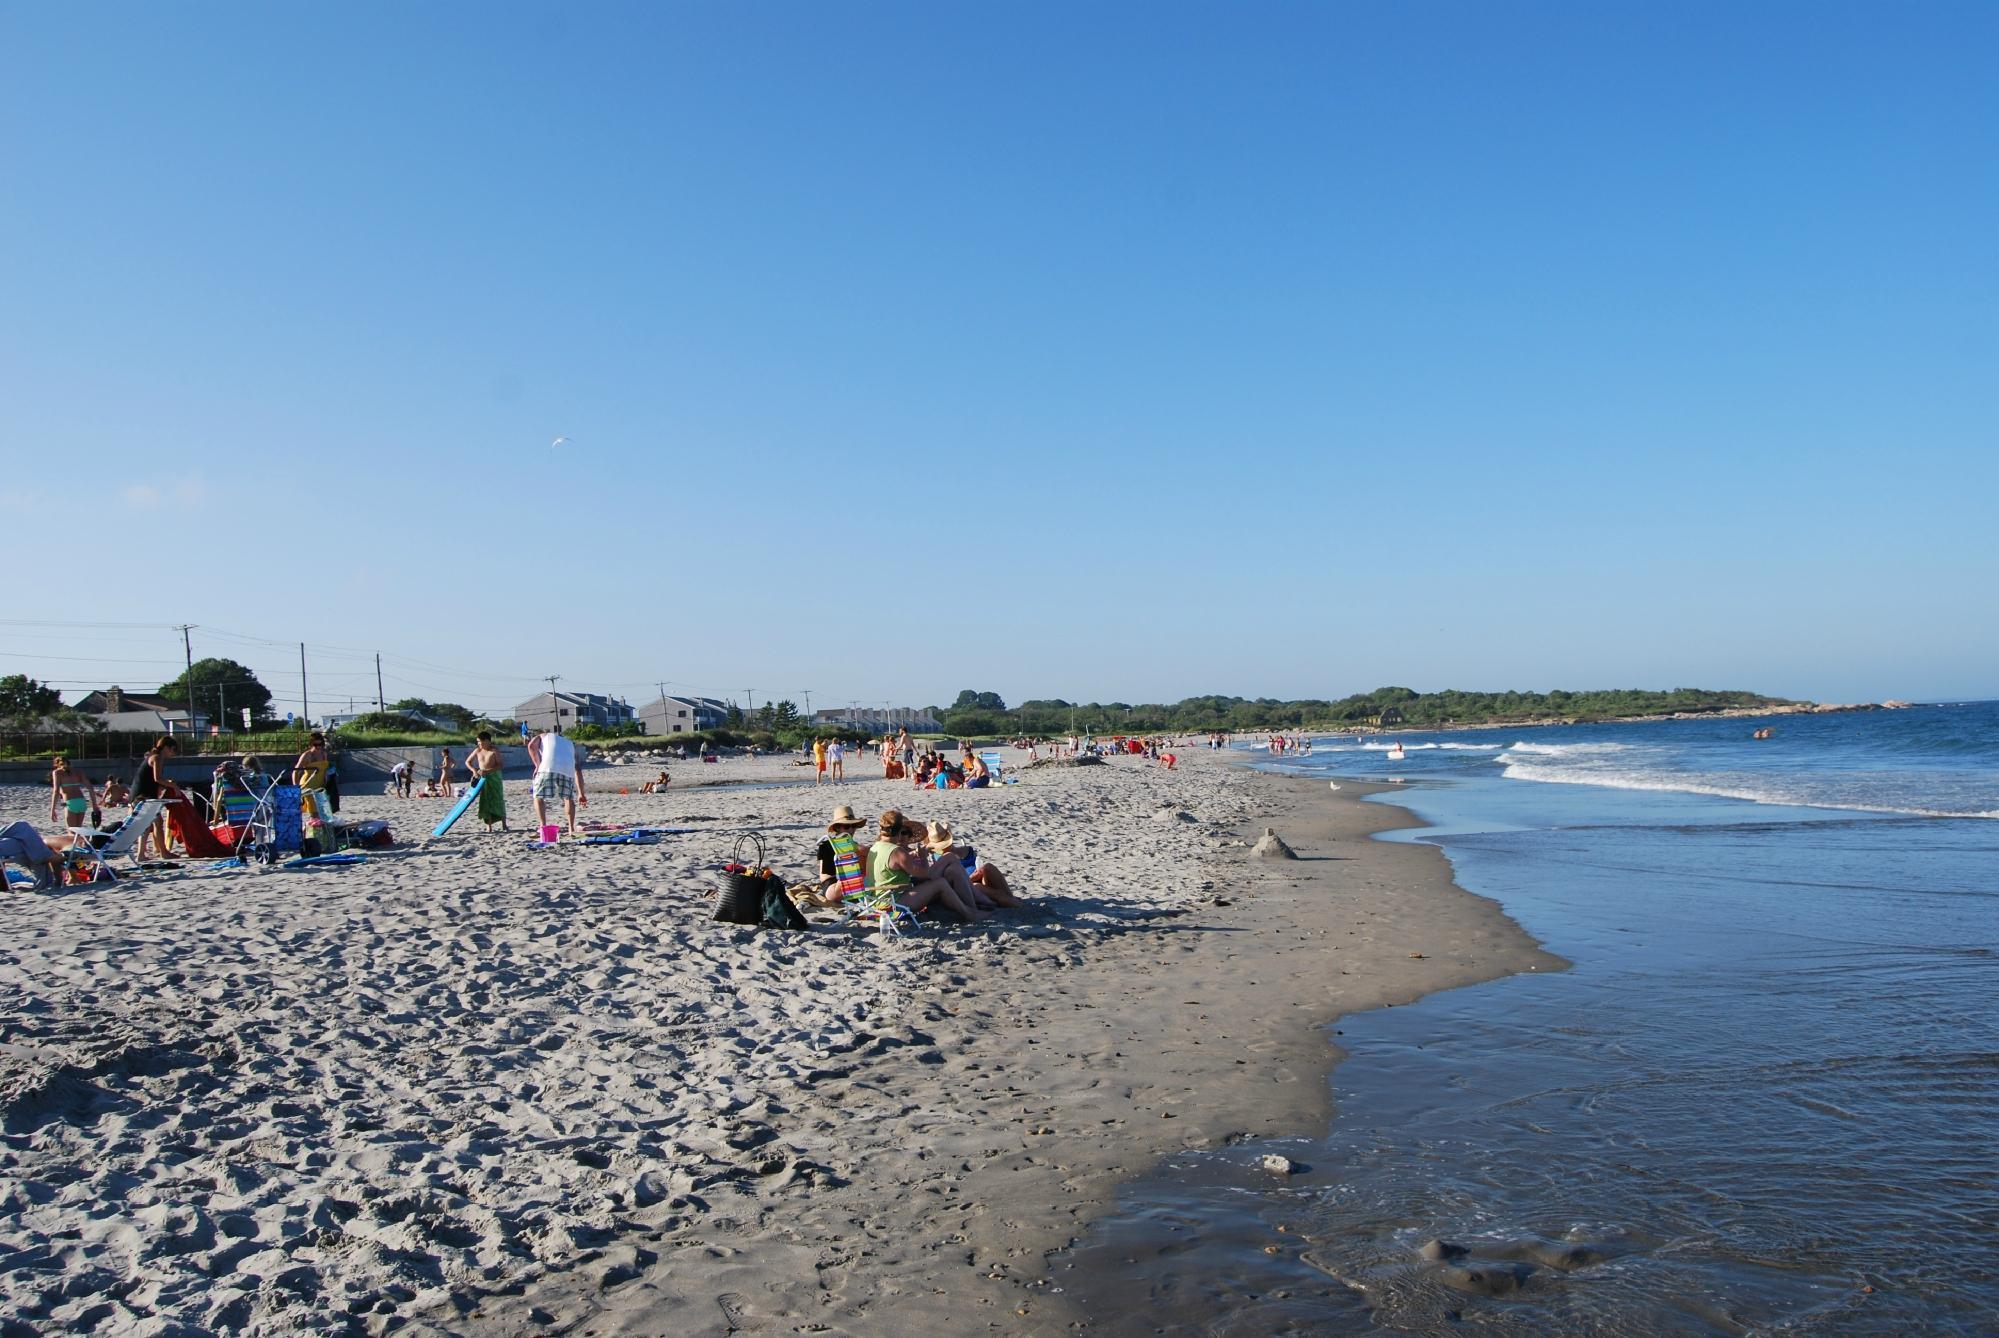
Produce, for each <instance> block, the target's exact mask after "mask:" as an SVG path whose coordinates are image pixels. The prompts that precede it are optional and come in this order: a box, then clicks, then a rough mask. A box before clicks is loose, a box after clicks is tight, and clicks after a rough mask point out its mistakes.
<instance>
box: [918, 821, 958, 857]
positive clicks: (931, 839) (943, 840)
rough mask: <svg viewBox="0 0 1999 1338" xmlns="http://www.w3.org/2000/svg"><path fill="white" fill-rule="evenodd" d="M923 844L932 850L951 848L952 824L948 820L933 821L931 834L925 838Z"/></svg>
mask: <svg viewBox="0 0 1999 1338" xmlns="http://www.w3.org/2000/svg"><path fill="white" fill-rule="evenodd" d="M923 844H924V845H926V846H929V847H930V848H931V849H932V850H949V849H950V848H951V824H950V823H948V822H933V823H931V824H930V832H929V835H928V836H926V837H925V838H924V841H923Z"/></svg>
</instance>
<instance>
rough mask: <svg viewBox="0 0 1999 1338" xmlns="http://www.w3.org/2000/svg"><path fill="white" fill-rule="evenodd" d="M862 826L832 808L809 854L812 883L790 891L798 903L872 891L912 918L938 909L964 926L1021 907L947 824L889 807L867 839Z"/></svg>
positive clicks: (850, 813) (835, 901)
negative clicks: (814, 870) (815, 868)
mask: <svg viewBox="0 0 1999 1338" xmlns="http://www.w3.org/2000/svg"><path fill="white" fill-rule="evenodd" d="M868 826H869V823H868V822H867V820H866V819H864V818H861V817H859V816H857V815H856V814H855V813H854V810H853V808H852V807H851V806H849V805H847V804H842V805H840V807H838V808H836V809H834V810H833V820H832V821H831V822H829V823H827V824H826V835H825V837H824V838H822V839H821V840H820V842H819V847H818V850H817V852H816V853H817V857H818V861H819V878H818V881H817V882H814V883H807V884H802V885H800V886H798V887H794V888H793V889H791V892H792V896H793V898H794V899H795V900H796V901H797V902H798V903H799V904H800V905H804V906H839V905H841V904H842V903H844V902H845V901H847V900H848V899H849V898H851V897H858V896H862V895H865V894H866V893H868V892H869V891H870V890H873V891H875V892H887V893H888V894H889V895H890V896H891V897H893V899H894V901H895V903H896V904H897V905H898V906H901V907H903V908H904V909H906V910H908V911H911V912H913V913H915V914H919V915H920V914H922V913H923V912H924V911H925V910H927V909H929V908H930V907H931V906H932V905H941V906H943V907H944V908H945V909H946V910H948V911H950V912H951V913H952V914H953V915H956V916H958V917H959V918H960V919H962V920H965V921H966V922H968V923H976V922H977V921H980V920H983V919H985V918H986V917H987V916H988V915H991V914H992V913H993V912H994V911H996V910H1010V909H1013V908H1016V907H1018V906H1020V905H1021V902H1020V899H1019V898H1017V897H1015V896H1014V895H1013V890H1012V889H1011V888H1009V887H1008V886H1007V881H1006V878H1005V876H1004V875H1003V874H1001V873H1000V871H999V870H998V869H997V868H995V867H994V866H993V865H992V864H990V863H984V864H981V863H979V862H978V857H977V854H976V852H974V851H973V849H972V847H970V846H968V845H961V844H959V843H958V842H956V841H955V840H954V839H953V838H952V835H951V828H950V826H949V825H948V824H946V823H942V822H933V823H930V824H928V825H927V826H926V825H925V824H923V823H920V822H917V821H915V820H914V819H912V818H908V817H905V816H904V815H903V812H902V810H901V809H896V808H891V809H888V810H887V811H885V812H884V813H883V814H882V815H881V817H880V818H878V819H876V820H875V822H874V824H873V826H874V829H875V830H874V835H873V838H872V839H871V840H870V839H867V838H864V837H863V835H862V833H863V831H864V830H865V829H866V828H867V827H868Z"/></svg>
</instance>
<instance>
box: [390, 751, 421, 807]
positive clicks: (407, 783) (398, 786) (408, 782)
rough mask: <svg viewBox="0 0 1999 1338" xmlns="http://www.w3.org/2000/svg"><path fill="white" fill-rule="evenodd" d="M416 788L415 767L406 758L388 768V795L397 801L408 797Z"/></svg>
mask: <svg viewBox="0 0 1999 1338" xmlns="http://www.w3.org/2000/svg"><path fill="white" fill-rule="evenodd" d="M415 788H416V766H415V764H414V763H412V762H411V761H410V760H409V759H408V758H407V757H405V758H404V759H403V760H402V761H400V762H398V763H396V764H395V765H394V766H392V767H390V768H389V793H390V794H393V795H394V796H395V797H396V798H398V799H407V798H409V797H410V791H411V790H413V789H415Z"/></svg>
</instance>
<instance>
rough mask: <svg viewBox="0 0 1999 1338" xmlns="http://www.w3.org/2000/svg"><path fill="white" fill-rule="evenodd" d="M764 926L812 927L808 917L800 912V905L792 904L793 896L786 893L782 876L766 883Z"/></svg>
mask: <svg viewBox="0 0 1999 1338" xmlns="http://www.w3.org/2000/svg"><path fill="white" fill-rule="evenodd" d="M763 927H764V928H765V929H810V928H811V927H812V926H811V924H810V923H809V922H808V921H807V920H806V918H805V917H804V916H802V915H800V914H799V913H798V907H796V906H794V905H792V904H791V898H790V897H789V896H787V895H786V894H785V891H784V879H782V878H771V879H768V880H766V881H765V883H764V914H763Z"/></svg>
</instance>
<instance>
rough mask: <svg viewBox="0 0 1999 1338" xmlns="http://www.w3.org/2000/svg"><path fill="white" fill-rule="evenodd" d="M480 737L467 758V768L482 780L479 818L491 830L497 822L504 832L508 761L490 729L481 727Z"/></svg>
mask: <svg viewBox="0 0 1999 1338" xmlns="http://www.w3.org/2000/svg"><path fill="white" fill-rule="evenodd" d="M478 737H479V742H478V745H477V746H476V747H474V748H473V749H472V754H471V756H469V757H467V758H466V759H465V769H466V770H467V771H469V772H471V773H472V776H473V778H474V780H475V781H476V782H478V783H479V821H481V822H483V823H485V824H486V830H487V831H489V832H490V831H492V830H493V824H494V823H496V822H497V823H499V824H500V830H501V831H503V832H504V831H506V830H507V783H506V779H505V777H504V776H503V774H502V773H503V771H504V769H505V765H506V764H505V761H504V760H503V759H502V758H501V756H500V750H499V749H498V748H496V747H494V746H493V732H492V731H491V730H486V729H482V730H480V731H479V736H478Z"/></svg>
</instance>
